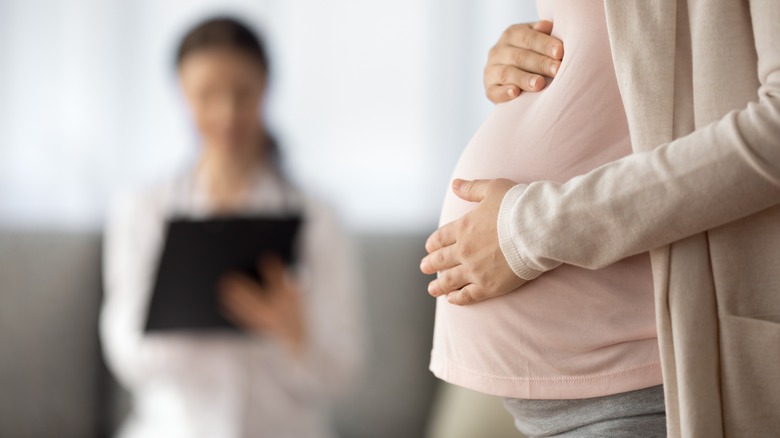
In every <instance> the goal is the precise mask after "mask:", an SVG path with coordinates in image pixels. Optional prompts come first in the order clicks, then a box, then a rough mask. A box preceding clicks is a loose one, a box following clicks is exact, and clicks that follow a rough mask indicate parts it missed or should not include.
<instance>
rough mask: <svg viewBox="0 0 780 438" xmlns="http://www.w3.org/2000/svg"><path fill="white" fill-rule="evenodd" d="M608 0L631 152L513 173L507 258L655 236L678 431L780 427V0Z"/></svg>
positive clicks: (564, 257)
mask: <svg viewBox="0 0 780 438" xmlns="http://www.w3.org/2000/svg"><path fill="white" fill-rule="evenodd" d="M605 1H606V10H607V22H608V28H609V32H610V41H611V44H612V51H613V57H614V60H615V69H616V72H617V76H618V82H619V86H620V91H621V95H622V97H623V101H624V103H625V107H626V113H627V116H628V121H629V127H630V131H631V139H632V142H633V147H634V151H635V153H634V154H633V155H631V156H629V157H626V158H624V159H622V160H619V161H616V162H614V163H611V164H608V165H605V166H603V167H601V168H598V169H596V170H594V171H592V172H590V173H588V174H586V175H583V176H581V177H577V178H574V179H573V180H571V181H569V182H567V183H566V184H556V183H551V182H535V183H532V184H530V185H528V186H518V187H516V188H514V189H512V190H511V191H510V192H509V193H508V194H507V196H506V197H505V198H504V202H503V204H502V214H503V212H504V211H505V210H511V211H510V212H509V214H508V215H507V217H508V218H509V220H500V221H499V227H500V230H499V233H501V234H509V235H511V236H512V243H513V244H514V249H515V250H516V252H515V254H514V257H510V256H509V255H508V256H507V259H510V262H512V261H514V263H512V265H513V266H512V267H513V269H514V270H515V272H517V273H518V274H519V275H520V276H521V277H523V278H526V279H532V278H534V277H536V276H538V275H540V274H541V273H542V272H544V271H548V270H550V269H554V268H555V267H556V266H559V265H560V264H561V263H569V264H573V265H577V266H583V267H588V268H594V269H595V268H600V267H603V266H606V265H608V264H610V263H612V262H615V261H617V260H620V259H622V258H624V257H627V256H630V255H633V254H638V253H641V252H644V251H648V250H649V251H651V257H652V264H653V277H654V283H655V294H656V308H657V323H658V337H659V343H660V348H661V358H662V362H663V373H664V381H665V390H666V405H667V415H668V420H667V421H668V426H669V436H671V437H678V436H683V437H706V438H717V437H722V436H728V437H772V436H780V1H778V0H751V1H747V0H745V1H740V0H687V1H686V0H679V1H675V0H645V1H639V0H633V1H632V0H605ZM505 253H506V251H505Z"/></svg>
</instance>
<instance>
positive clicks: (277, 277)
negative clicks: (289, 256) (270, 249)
mask: <svg viewBox="0 0 780 438" xmlns="http://www.w3.org/2000/svg"><path fill="white" fill-rule="evenodd" d="M257 271H258V272H259V273H260V276H261V278H262V279H263V280H265V281H266V283H267V288H268V289H270V290H272V291H274V290H279V289H280V288H282V287H283V286H284V284H285V274H286V271H287V266H286V265H285V264H284V262H283V261H282V259H281V258H279V256H277V255H273V254H268V255H265V256H263V257H262V258H261V259H260V261H259V262H258V264H257Z"/></svg>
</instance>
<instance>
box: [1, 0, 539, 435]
mask: <svg viewBox="0 0 780 438" xmlns="http://www.w3.org/2000/svg"><path fill="white" fill-rule="evenodd" d="M221 13H227V14H233V15H238V16H239V17H240V18H242V19H243V20H244V21H247V22H249V23H250V24H252V25H254V26H255V27H256V28H258V29H259V30H260V31H261V32H262V34H263V35H264V37H265V39H266V43H267V45H268V47H269V49H270V51H271V61H272V79H271V80H272V83H271V90H270V92H271V96H270V97H271V98H270V101H269V103H268V106H269V107H268V112H269V114H270V116H269V119H270V120H269V123H270V125H271V126H272V128H273V130H274V131H275V132H276V135H277V136H278V137H279V139H280V140H281V145H282V149H283V153H284V156H285V166H286V167H287V169H288V171H289V173H290V174H291V175H292V177H293V179H294V180H295V181H297V182H298V183H299V184H300V185H302V186H303V187H304V188H305V189H306V190H308V191H309V192H314V193H315V194H318V195H319V196H320V197H321V198H324V199H325V200H327V201H329V202H330V203H331V204H333V205H334V206H335V207H336V208H337V210H338V211H339V213H340V214H341V216H342V218H343V219H344V220H345V222H346V224H347V225H348V230H349V231H350V233H351V234H352V235H353V236H354V237H355V239H356V241H357V244H358V249H359V251H360V254H361V256H362V261H363V265H364V272H363V273H362V274H363V276H364V278H365V284H366V286H367V294H368V300H367V306H368V309H367V311H368V314H369V315H368V316H369V317H368V320H369V321H370V323H371V326H370V327H369V328H368V330H369V332H370V334H371V335H370V336H371V343H372V350H371V357H370V359H369V365H370V367H369V372H368V376H367V378H368V379H370V381H371V382H372V385H371V386H370V387H363V388H362V389H361V391H359V393H358V394H356V395H355V397H354V398H353V399H352V400H348V401H347V402H346V403H345V404H343V405H341V406H340V407H338V409H337V410H336V417H337V418H336V420H337V423H338V424H339V430H340V431H341V433H342V436H343V437H345V438H348V437H369V436H370V437H372V438H381V437H388V438H390V437H404V438H414V437H417V436H430V437H434V438H468V437H476V436H480V437H481V438H491V437H496V438H498V437H502V436H515V434H514V433H512V432H507V424H509V426H508V427H509V428H510V429H511V421H509V420H508V417H507V416H506V415H505V413H502V411H501V410H500V406H499V405H497V404H496V403H497V402H496V400H495V399H493V398H485V397H478V396H476V395H475V394H469V393H468V392H463V391H460V392H458V390H456V389H455V388H453V387H446V386H443V385H441V384H440V383H437V382H436V380H435V379H434V378H433V377H432V375H431V374H430V373H429V372H428V371H427V361H428V357H429V351H430V343H431V329H432V325H433V307H434V302H433V300H432V299H430V297H428V296H427V294H426V293H425V284H426V283H427V281H429V279H428V278H426V277H425V276H422V275H421V274H420V273H419V271H418V268H417V266H418V264H419V260H420V258H421V257H422V255H423V254H422V253H423V252H424V251H423V247H422V246H423V242H424V239H425V237H426V236H427V234H428V233H430V232H431V231H432V230H433V229H434V228H435V227H436V223H437V221H438V214H439V209H440V206H441V202H442V199H443V194H444V191H445V190H447V188H448V180H449V176H450V172H451V170H452V168H453V166H454V164H455V161H456V160H457V158H458V156H459V154H460V151H461V150H462V149H463V148H464V147H465V145H466V143H467V142H468V140H469V138H470V136H471V135H472V134H473V132H474V131H475V130H476V128H477V127H478V126H479V124H480V123H481V121H482V120H483V119H484V118H485V117H486V116H487V114H488V113H489V111H490V110H491V108H492V105H491V104H490V103H489V102H488V101H487V99H486V98H485V97H484V92H483V89H482V68H483V66H484V62H485V60H486V57H487V52H488V49H489V48H490V47H491V46H492V45H493V44H494V43H495V41H496V40H497V38H498V37H499V35H500V33H501V32H502V31H503V29H504V28H506V27H507V26H508V25H509V24H512V23H517V22H525V21H531V20H533V19H535V8H534V2H532V1H530V0H526V1H518V0H490V1H477V0H470V1H469V0H447V1H444V0H392V1H390V0H331V1H327V2H324V1H319V0H252V1H250V0H243V1H238V0H225V1H217V0H162V1H161V0H154V1H153V0H133V1H125V0H121V1H120V0H0V358H1V359H2V360H0V387H2V388H4V390H3V391H1V392H0V436H14V437H25V436H30V437H47V436H57V437H68V436H79V437H85V436H86V437H88V436H106V435H107V434H109V433H110V432H111V430H113V428H114V427H115V425H116V421H117V420H118V419H119V418H120V417H121V416H122V415H123V414H124V412H126V405H123V403H126V400H125V401H124V402H123V401H122V399H121V397H119V398H118V399H117V397H115V394H114V390H115V388H114V387H113V386H112V384H111V382H110V377H109V376H108V374H107V372H106V370H105V368H104V367H103V366H102V364H101V362H100V359H99V358H100V352H99V345H98V342H97V333H96V327H97V311H98V309H99V303H100V294H101V291H100V230H101V228H102V220H103V216H104V212H105V210H106V207H107V206H108V204H109V203H110V202H111V199H112V197H113V196H114V195H115V194H116V193H117V192H119V191H123V190H128V189H131V188H137V187H138V186H139V185H145V184H148V183H151V182H155V181H158V180H160V179H163V178H166V177H167V176H169V175H170V174H171V173H172V172H175V171H177V170H183V169H186V168H187V167H188V166H190V165H191V164H192V161H193V159H194V157H195V153H196V151H197V147H198V146H197V139H196V138H195V136H194V133H193V129H192V127H191V126H190V124H189V121H188V116H187V114H186V109H185V106H184V103H183V100H182V98H181V96H180V93H179V91H178V88H177V83H176V75H175V71H174V67H173V52H174V49H175V46H176V44H177V42H178V39H179V38H180V36H181V35H182V33H183V32H184V31H185V29H187V28H189V27H190V26H191V25H193V24H194V23H195V22H196V21H199V20H200V19H202V18H205V17H207V16H210V15H214V14H221ZM117 400H119V401H117ZM478 412H484V415H482V414H478ZM496 416H502V417H501V418H503V423H501V422H500V421H498V420H496ZM469 419H471V421H470V422H469ZM486 423H487V424H491V425H493V426H494V427H495V426H496V425H498V424H499V423H501V424H503V427H504V429H503V432H500V431H497V430H500V429H501V428H500V427H496V429H495V430H493V431H492V432H490V431H489V430H488V429H486V428H485V424H486ZM426 431H427V432H426Z"/></svg>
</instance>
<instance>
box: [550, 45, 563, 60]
mask: <svg viewBox="0 0 780 438" xmlns="http://www.w3.org/2000/svg"><path fill="white" fill-rule="evenodd" d="M560 50H561V49H560V47H558V46H553V47H552V49H551V50H550V55H552V57H553V58H557V57H558V53H560V52H559V51H560Z"/></svg>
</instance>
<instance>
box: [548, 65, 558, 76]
mask: <svg viewBox="0 0 780 438" xmlns="http://www.w3.org/2000/svg"><path fill="white" fill-rule="evenodd" d="M557 73H558V63H557V62H553V63H552V65H551V66H550V74H552V75H553V76H555V75H556V74H557Z"/></svg>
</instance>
